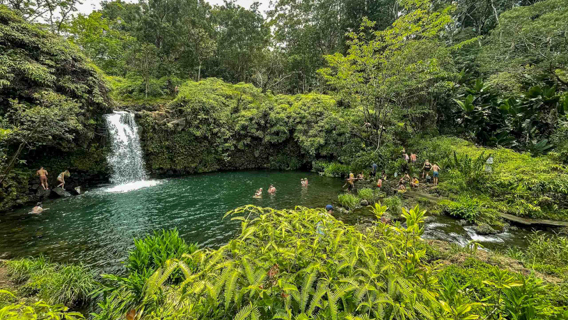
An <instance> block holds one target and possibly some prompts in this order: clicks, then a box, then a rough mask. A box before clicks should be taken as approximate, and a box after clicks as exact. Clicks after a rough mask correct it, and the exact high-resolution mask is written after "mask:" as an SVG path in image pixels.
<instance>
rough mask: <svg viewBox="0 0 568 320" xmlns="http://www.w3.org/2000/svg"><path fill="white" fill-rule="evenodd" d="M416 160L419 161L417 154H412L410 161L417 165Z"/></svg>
mask: <svg viewBox="0 0 568 320" xmlns="http://www.w3.org/2000/svg"><path fill="white" fill-rule="evenodd" d="M416 159H417V157H416V154H415V153H411V154H410V161H411V162H412V163H416Z"/></svg>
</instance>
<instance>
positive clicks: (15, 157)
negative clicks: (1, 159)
mask: <svg viewBox="0 0 568 320" xmlns="http://www.w3.org/2000/svg"><path fill="white" fill-rule="evenodd" d="M23 149H24V142H22V143H20V145H19V146H18V150H17V151H16V153H15V154H14V156H13V157H12V159H11V160H10V163H8V166H7V167H6V170H4V174H3V175H2V178H0V187H1V186H2V182H4V180H6V178H7V177H8V174H9V173H10V171H11V170H12V168H13V167H14V163H15V162H16V159H18V156H19V155H20V153H21V152H22V150H23Z"/></svg>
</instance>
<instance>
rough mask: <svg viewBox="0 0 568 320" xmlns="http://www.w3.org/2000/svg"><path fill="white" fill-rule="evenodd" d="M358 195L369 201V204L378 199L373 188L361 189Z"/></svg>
mask: <svg viewBox="0 0 568 320" xmlns="http://www.w3.org/2000/svg"><path fill="white" fill-rule="evenodd" d="M357 195H358V196H359V198H361V199H363V200H367V201H369V203H370V202H373V201H375V199H376V198H377V193H376V192H375V191H374V190H373V189H371V188H363V189H359V191H357Z"/></svg>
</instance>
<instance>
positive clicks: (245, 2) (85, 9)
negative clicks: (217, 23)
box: [79, 0, 270, 14]
mask: <svg viewBox="0 0 568 320" xmlns="http://www.w3.org/2000/svg"><path fill="white" fill-rule="evenodd" d="M126 1H128V0H126ZM136 1H137V0H134V1H132V0H131V1H129V2H136ZM206 1H207V2H209V3H210V4H211V5H215V4H223V0H206ZM100 2H101V1H100V0H83V4H82V5H80V6H79V12H81V13H83V14H89V13H91V11H93V10H96V9H100V7H101V6H100V5H99V3H100ZM236 2H237V4H239V5H241V6H243V7H245V8H247V9H248V8H249V7H250V5H251V4H253V2H260V3H261V6H260V11H261V12H262V13H263V14H264V11H266V10H267V9H268V3H269V2H270V0H256V1H255V0H236Z"/></svg>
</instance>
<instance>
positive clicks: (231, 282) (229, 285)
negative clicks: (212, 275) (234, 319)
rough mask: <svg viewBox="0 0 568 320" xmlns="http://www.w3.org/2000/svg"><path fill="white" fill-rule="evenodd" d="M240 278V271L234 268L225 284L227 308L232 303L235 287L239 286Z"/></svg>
mask: <svg viewBox="0 0 568 320" xmlns="http://www.w3.org/2000/svg"><path fill="white" fill-rule="evenodd" d="M238 279H239V271H237V270H234V271H233V272H232V273H231V275H230V276H229V278H228V279H227V282H226V285H225V310H227V309H229V304H230V303H231V301H232V299H233V296H234V294H235V289H236V288H237V280H238Z"/></svg>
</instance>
